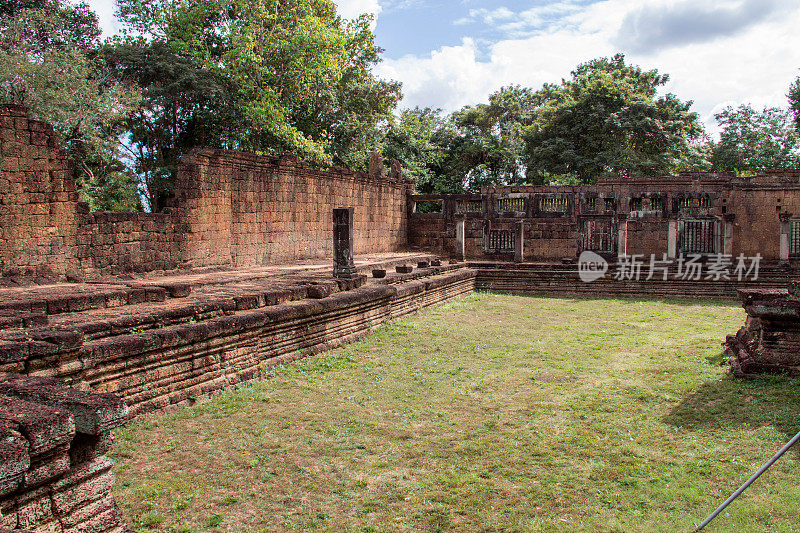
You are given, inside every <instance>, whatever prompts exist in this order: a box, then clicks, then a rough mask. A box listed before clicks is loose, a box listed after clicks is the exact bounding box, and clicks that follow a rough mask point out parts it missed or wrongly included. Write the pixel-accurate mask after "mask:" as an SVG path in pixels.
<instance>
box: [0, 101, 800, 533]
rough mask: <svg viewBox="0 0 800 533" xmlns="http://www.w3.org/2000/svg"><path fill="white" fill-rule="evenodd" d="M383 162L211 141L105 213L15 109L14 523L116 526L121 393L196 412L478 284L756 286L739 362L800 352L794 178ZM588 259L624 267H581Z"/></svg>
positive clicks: (10, 410) (798, 211)
mask: <svg viewBox="0 0 800 533" xmlns="http://www.w3.org/2000/svg"><path fill="white" fill-rule="evenodd" d="M385 172H386V169H385V168H384V166H383V162H382V161H381V160H380V158H379V157H377V156H376V155H373V156H372V157H371V158H370V161H369V172H368V173H357V172H351V171H349V170H346V169H340V168H333V169H330V170H326V171H320V170H315V169H312V168H310V167H309V166H308V165H306V164H304V163H302V162H300V161H298V160H297V158H296V157H293V156H283V157H280V158H274V157H262V156H256V155H253V154H245V153H240V152H233V151H225V150H212V149H208V148H197V149H194V150H192V151H191V152H190V153H189V154H187V155H186V156H185V157H184V158H183V160H182V161H181V164H180V166H179V169H178V179H177V183H176V193H175V197H174V198H173V199H172V200H171V201H170V202H169V206H168V207H167V208H166V209H165V210H164V211H163V212H161V213H90V212H89V207H88V205H87V204H84V203H81V202H79V201H78V198H77V195H76V193H75V188H74V180H73V168H72V163H71V162H70V161H69V159H68V158H67V156H66V153H65V152H64V150H63V149H61V147H60V146H59V145H58V142H57V141H56V139H55V136H54V135H53V131H52V128H51V127H49V126H48V125H46V124H43V123H40V122H37V121H34V120H30V119H29V118H28V117H27V115H26V112H25V110H24V109H22V108H19V107H14V106H5V107H2V106H0V195H1V196H0V274H2V276H0V373H3V374H0V431H5V433H4V435H5V438H4V439H2V440H0V456H2V457H3V459H2V464H0V512H1V513H2V516H1V517H0V531H2V528H10V529H15V528H17V529H21V528H31V529H35V530H37V531H59V532H66V531H75V532H77V531H83V532H87V533H91V532H105V531H121V527H122V526H121V523H120V520H119V517H118V514H117V512H116V510H115V507H114V504H113V498H112V497H111V496H110V493H109V489H110V486H111V483H112V482H113V477H112V475H111V472H110V468H111V462H110V460H108V459H107V458H105V457H104V455H103V454H104V453H105V452H106V451H107V450H108V448H109V446H110V442H111V434H110V430H111V429H112V428H113V427H115V426H117V425H119V424H121V423H123V422H124V420H125V418H126V416H127V408H126V407H125V405H128V406H130V413H131V415H132V416H133V415H136V414H139V413H145V412H150V411H156V410H161V409H165V408H169V407H174V406H184V405H189V404H191V403H192V402H194V401H196V399H197V398H199V397H202V396H207V395H210V394H213V393H214V392H215V391H218V390H220V389H224V388H227V387H231V386H235V385H237V384H240V383H246V382H249V381H252V380H255V379H258V378H259V377H260V376H262V375H263V373H264V371H265V370H267V369H268V368H269V367H270V366H272V365H275V364H280V363H285V362H291V361H294V360H296V359H298V358H301V357H304V356H307V355H311V354H315V353H319V352H321V351H324V350H328V349H330V348H333V347H336V346H339V345H341V344H343V343H345V342H349V341H352V340H355V339H357V338H360V337H363V336H364V335H367V334H369V333H370V332H371V331H373V330H374V329H375V328H377V327H378V326H379V325H380V324H382V323H383V322H385V321H386V320H391V319H394V318H398V317H402V316H405V315H408V314H410V313H414V312H416V311H417V310H419V309H420V308H423V307H425V306H429V305H435V304H437V303H440V302H445V301H449V300H452V299H454V298H458V297H460V296H462V295H465V294H468V293H470V292H472V291H474V290H475V289H483V290H495V291H502V292H510V293H520V294H546V295H560V296H570V297H584V296H588V297H595V296H597V295H614V296H635V297H641V296H643V295H646V296H659V297H663V296H669V297H683V298H686V297H702V298H727V299H732V298H734V297H735V295H736V294H737V290H742V291H743V292H742V294H746V295H748V296H747V298H749V299H748V300H746V303H745V308H746V309H748V313H749V314H750V315H751V318H749V319H748V324H747V325H746V326H745V328H743V330H742V331H740V332H739V334H737V335H736V336H735V337H731V338H729V340H728V350H729V352H730V355H731V356H732V359H733V361H734V363H733V364H734V368H735V369H737V373H744V374H746V373H751V372H761V371H776V370H786V369H789V370H793V369H794V368H795V366H796V365H795V364H794V362H792V360H791V354H792V352H793V351H794V352H795V353H796V347H797V340H795V336H796V333H795V332H796V330H797V323H796V322H797V317H798V313H800V312H799V311H798V306H797V301H796V300H794V299H793V297H791V296H789V293H787V292H786V291H785V290H783V291H778V292H775V291H774V289H775V288H776V287H782V286H786V284H787V283H789V281H790V280H791V279H793V278H796V277H798V276H797V272H796V271H797V266H798V264H800V172H798V171H780V172H777V171H776V172H768V173H763V174H762V175H759V176H755V177H752V178H737V177H735V176H733V175H731V174H701V173H682V174H680V175H679V176H673V177H662V178H626V179H618V180H614V179H607V180H601V181H600V182H599V183H598V184H597V185H594V186H580V187H542V186H525V187H521V186H515V187H496V188H491V187H487V188H484V189H483V191H482V192H481V194H464V195H414V194H413V192H414V191H413V184H412V183H411V182H409V181H406V180H404V179H403V176H402V169H401V167H400V164H399V163H398V162H397V161H393V162H392V163H391V166H390V170H389V175H388V176H386V175H385ZM423 204H424V205H425V209H422V208H421V206H422V205H423ZM585 251H591V252H593V253H596V254H597V255H598V256H601V257H603V258H605V259H607V260H608V261H610V262H611V264H612V266H611V268H610V272H609V274H610V275H609V277H607V278H605V279H600V280H597V281H595V282H594V283H591V284H589V283H583V282H581V281H580V279H579V277H578V271H577V269H576V267H575V264H574V263H575V261H576V259H577V258H578V256H579V255H580V254H581V253H582V252H585ZM633 254H639V255H641V256H645V255H649V254H653V255H656V256H659V257H661V256H664V257H667V258H675V257H677V256H678V255H680V254H698V255H700V256H702V258H703V261H707V260H709V258H710V257H711V256H713V255H715V254H717V255H718V254H723V255H729V256H735V255H739V254H745V255H750V256H753V255H756V254H760V255H761V257H763V259H764V262H763V264H762V267H761V271H760V273H761V276H760V277H759V278H758V279H757V280H746V281H738V280H735V279H717V280H711V281H708V280H691V279H690V280H674V279H673V280H669V281H667V280H666V279H660V278H656V279H648V280H638V279H637V280H624V279H623V280H618V281H614V280H613V279H610V278H611V274H613V273H614V268H615V267H614V266H613V261H614V259H615V258H617V257H624V256H628V255H633ZM442 258H449V259H450V261H442ZM331 260H333V265H331ZM466 261H469V262H468V263H467V262H466ZM414 264H416V267H414V266H413V265H414ZM331 266H333V268H331ZM370 274H372V277H370V276H369V275H370ZM666 274H672V272H667V273H666ZM665 278H666V275H665ZM65 281H67V283H64V282H65ZM56 282H58V283H56ZM3 287H5V288H3ZM748 291H749V292H748ZM771 291H772V292H771ZM748 302H751V303H748ZM123 402H124V403H123Z"/></svg>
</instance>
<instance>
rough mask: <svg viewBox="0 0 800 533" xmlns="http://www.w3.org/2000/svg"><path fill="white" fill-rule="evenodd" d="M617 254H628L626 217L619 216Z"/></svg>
mask: <svg viewBox="0 0 800 533" xmlns="http://www.w3.org/2000/svg"><path fill="white" fill-rule="evenodd" d="M617 255H623V256H624V255H628V217H627V216H626V217H625V218H622V217H620V218H619V228H618V238H617Z"/></svg>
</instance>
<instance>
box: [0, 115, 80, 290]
mask: <svg viewBox="0 0 800 533" xmlns="http://www.w3.org/2000/svg"><path fill="white" fill-rule="evenodd" d="M77 201H78V196H77V194H76V193H75V185H74V181H73V164H72V161H70V159H69V158H68V157H67V154H66V152H65V151H64V150H63V149H62V148H61V147H60V145H59V143H58V141H57V140H56V138H55V135H54V133H53V128H52V126H49V125H47V124H44V123H42V122H38V121H35V120H29V119H28V117H27V116H26V113H25V109H24V108H22V107H18V106H0V271H4V272H13V273H16V272H20V271H34V272H39V273H51V272H52V273H56V274H66V273H67V272H75V271H76V268H77V262H76V257H75V250H76V246H77V235H78V224H77V221H76V206H77Z"/></svg>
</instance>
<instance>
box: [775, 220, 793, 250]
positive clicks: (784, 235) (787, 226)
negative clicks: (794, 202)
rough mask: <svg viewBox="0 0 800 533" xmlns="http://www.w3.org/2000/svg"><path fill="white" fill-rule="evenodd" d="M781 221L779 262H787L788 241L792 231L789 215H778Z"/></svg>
mask: <svg viewBox="0 0 800 533" xmlns="http://www.w3.org/2000/svg"><path fill="white" fill-rule="evenodd" d="M778 217H779V218H780V221H781V226H780V227H781V249H780V260H781V261H788V260H789V239H790V235H791V231H792V223H791V218H792V214H791V213H781V214H779V215H778Z"/></svg>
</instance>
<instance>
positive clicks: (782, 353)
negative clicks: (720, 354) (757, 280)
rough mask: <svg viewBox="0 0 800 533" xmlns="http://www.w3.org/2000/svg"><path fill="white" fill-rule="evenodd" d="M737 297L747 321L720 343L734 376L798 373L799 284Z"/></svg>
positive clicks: (746, 291) (747, 291) (743, 291)
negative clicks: (739, 298)
mask: <svg viewBox="0 0 800 533" xmlns="http://www.w3.org/2000/svg"><path fill="white" fill-rule="evenodd" d="M740 294H741V297H742V302H743V306H744V309H745V311H746V312H747V319H746V322H745V325H744V326H742V328H741V329H739V331H738V332H736V334H735V335H728V338H727V339H726V341H725V344H724V346H725V354H726V355H727V356H728V358H729V361H730V364H731V368H732V369H733V372H734V374H735V375H736V376H737V377H744V376H748V375H754V374H764V373H769V374H790V375H798V374H800V284H798V283H797V282H794V283H792V284H790V285H789V288H788V290H787V289H744V290H741V291H740Z"/></svg>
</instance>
